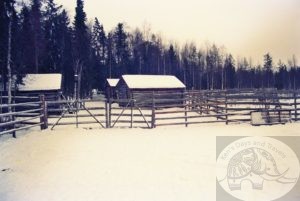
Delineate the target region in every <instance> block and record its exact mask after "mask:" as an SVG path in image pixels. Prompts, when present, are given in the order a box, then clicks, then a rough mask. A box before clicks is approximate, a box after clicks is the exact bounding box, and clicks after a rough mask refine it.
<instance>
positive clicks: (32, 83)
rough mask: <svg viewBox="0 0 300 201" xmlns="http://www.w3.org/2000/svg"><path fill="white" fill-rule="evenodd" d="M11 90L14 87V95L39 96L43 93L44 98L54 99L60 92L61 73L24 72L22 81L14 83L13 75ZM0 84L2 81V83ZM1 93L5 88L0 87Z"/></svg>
mask: <svg viewBox="0 0 300 201" xmlns="http://www.w3.org/2000/svg"><path fill="white" fill-rule="evenodd" d="M13 77H14V79H13V86H12V87H13V90H15V86H16V87H17V89H16V91H15V92H16V95H19V96H39V95H45V98H46V100H56V99H58V98H59V96H60V94H61V91H62V90H61V88H62V75H61V74H26V75H25V76H24V77H23V78H22V83H21V84H17V85H15V84H14V83H15V80H16V79H15V78H16V76H13ZM2 86H4V85H3V83H2ZM0 91H2V92H3V93H5V92H6V90H4V89H3V87H2V88H1V89H0Z"/></svg>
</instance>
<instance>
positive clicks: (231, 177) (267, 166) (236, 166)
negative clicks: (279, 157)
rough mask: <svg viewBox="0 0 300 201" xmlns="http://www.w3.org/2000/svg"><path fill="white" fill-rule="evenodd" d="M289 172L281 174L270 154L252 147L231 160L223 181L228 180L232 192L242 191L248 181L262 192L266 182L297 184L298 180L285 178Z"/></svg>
mask: <svg viewBox="0 0 300 201" xmlns="http://www.w3.org/2000/svg"><path fill="white" fill-rule="evenodd" d="M288 170H289V169H287V170H285V171H284V172H283V173H280V172H279V171H278V168H277V165H276V161H275V160H274V158H273V156H272V155H271V154H270V153H269V152H267V151H265V150H263V149H260V148H255V147H252V148H248V149H244V150H242V151H240V152H238V153H237V154H235V155H234V156H233V157H232V158H231V159H230V161H229V164H228V167H227V175H226V177H225V178H224V179H223V180H225V179H226V178H227V182H228V186H229V188H230V190H241V184H242V182H243V181H246V180H248V181H250V182H251V183H252V188H253V189H257V190H262V189H263V184H264V181H265V180H266V181H276V182H280V183H282V184H287V183H295V182H297V178H287V177H285V175H286V174H287V173H288ZM223 180H221V181H223ZM221 181H219V182H221Z"/></svg>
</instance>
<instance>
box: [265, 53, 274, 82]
mask: <svg viewBox="0 0 300 201" xmlns="http://www.w3.org/2000/svg"><path fill="white" fill-rule="evenodd" d="M272 68H273V60H272V57H271V55H270V54H269V53H267V54H265V55H264V74H265V85H264V86H265V87H267V88H270V87H271V84H272V75H273V73H272Z"/></svg>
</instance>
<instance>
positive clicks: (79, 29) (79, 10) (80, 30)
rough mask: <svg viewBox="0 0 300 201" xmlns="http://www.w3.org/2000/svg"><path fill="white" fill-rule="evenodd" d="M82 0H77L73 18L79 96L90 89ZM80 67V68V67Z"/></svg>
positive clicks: (88, 46)
mask: <svg viewBox="0 0 300 201" xmlns="http://www.w3.org/2000/svg"><path fill="white" fill-rule="evenodd" d="M83 8H84V3H83V0H77V6H76V9H75V10H76V14H75V20H74V56H75V63H74V67H75V73H78V74H79V73H80V72H82V73H80V75H79V76H80V79H81V86H80V87H81V89H82V90H80V92H81V96H86V95H88V93H89V92H90V91H91V85H90V81H91V80H89V75H91V71H90V70H91V69H90V65H89V56H90V42H89V37H88V27H87V25H86V14H85V12H84V10H83ZM81 68H82V69H81Z"/></svg>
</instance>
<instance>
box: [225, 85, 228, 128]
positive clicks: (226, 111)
mask: <svg viewBox="0 0 300 201" xmlns="http://www.w3.org/2000/svg"><path fill="white" fill-rule="evenodd" d="M227 107H228V106H227V92H226V91H225V115H226V116H225V118H226V125H228V110H227Z"/></svg>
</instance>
